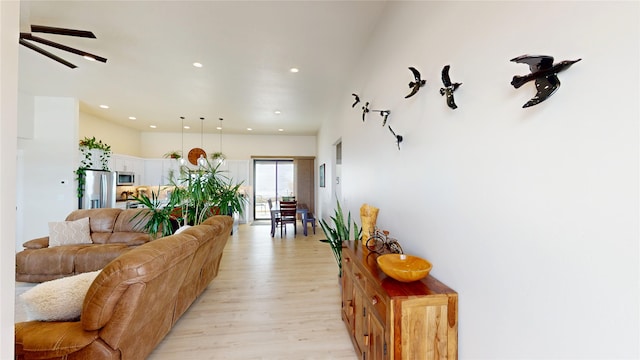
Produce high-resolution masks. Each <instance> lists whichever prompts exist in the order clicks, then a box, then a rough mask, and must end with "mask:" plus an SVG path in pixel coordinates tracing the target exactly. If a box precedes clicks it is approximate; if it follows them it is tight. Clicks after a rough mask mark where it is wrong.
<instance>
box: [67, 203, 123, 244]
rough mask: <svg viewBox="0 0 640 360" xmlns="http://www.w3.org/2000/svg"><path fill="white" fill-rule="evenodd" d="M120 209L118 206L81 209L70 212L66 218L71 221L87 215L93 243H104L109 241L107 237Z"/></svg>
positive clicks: (111, 230) (109, 235)
mask: <svg viewBox="0 0 640 360" xmlns="http://www.w3.org/2000/svg"><path fill="white" fill-rule="evenodd" d="M122 211H123V210H122V209H118V208H106V209H81V210H75V211H73V212H71V214H69V216H67V218H66V220H67V221H72V220H78V219H81V218H83V217H88V218H89V226H90V227H91V239H92V240H93V243H94V244H105V243H107V242H108V241H109V237H111V233H112V232H113V229H114V227H115V224H116V219H117V218H118V215H119V214H120V212H122Z"/></svg>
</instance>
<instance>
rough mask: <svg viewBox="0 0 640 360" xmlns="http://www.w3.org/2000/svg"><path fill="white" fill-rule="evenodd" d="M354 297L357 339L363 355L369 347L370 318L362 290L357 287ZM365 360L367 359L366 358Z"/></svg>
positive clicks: (359, 351) (359, 349)
mask: <svg viewBox="0 0 640 360" xmlns="http://www.w3.org/2000/svg"><path fill="white" fill-rule="evenodd" d="M354 295H355V296H354V299H353V300H354V306H355V338H356V343H357V344H358V353H363V352H366V349H367V347H368V346H369V338H368V336H369V316H367V307H366V305H365V302H364V301H363V300H364V298H363V294H362V289H359V288H357V287H356V289H355V294H354ZM364 358H365V359H366V357H364Z"/></svg>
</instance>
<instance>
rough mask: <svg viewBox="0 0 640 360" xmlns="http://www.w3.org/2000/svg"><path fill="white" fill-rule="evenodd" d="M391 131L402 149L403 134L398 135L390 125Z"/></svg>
mask: <svg viewBox="0 0 640 360" xmlns="http://www.w3.org/2000/svg"><path fill="white" fill-rule="evenodd" d="M389 131H391V134H393V137H394V138H395V139H396V145H398V150H400V143H401V142H402V140H403V138H402V135H396V132H395V131H393V129H392V128H391V126H389Z"/></svg>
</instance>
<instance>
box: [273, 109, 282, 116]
mask: <svg viewBox="0 0 640 360" xmlns="http://www.w3.org/2000/svg"><path fill="white" fill-rule="evenodd" d="M273 113H274V114H276V115H280V114H282V112H281V111H280V110H276V111H274V112H273Z"/></svg>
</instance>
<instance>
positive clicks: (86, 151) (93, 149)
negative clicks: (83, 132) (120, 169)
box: [78, 136, 111, 171]
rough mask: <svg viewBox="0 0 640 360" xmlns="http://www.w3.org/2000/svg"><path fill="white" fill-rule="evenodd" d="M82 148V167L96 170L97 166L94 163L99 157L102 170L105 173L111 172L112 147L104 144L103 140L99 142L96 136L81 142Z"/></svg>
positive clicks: (80, 146)
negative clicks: (96, 157)
mask: <svg viewBox="0 0 640 360" xmlns="http://www.w3.org/2000/svg"><path fill="white" fill-rule="evenodd" d="M78 145H79V148H80V153H82V159H80V167H83V168H85V169H96V168H97V167H96V165H98V164H94V162H95V161H96V159H95V156H96V154H97V155H98V160H97V161H99V162H100V164H99V165H100V168H101V169H102V170H105V171H109V158H111V146H109V145H107V144H105V143H103V142H102V140H97V139H96V137H95V136H93V137H91V138H88V137H86V136H85V137H84V139H82V140H80V142H79V143H78Z"/></svg>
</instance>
